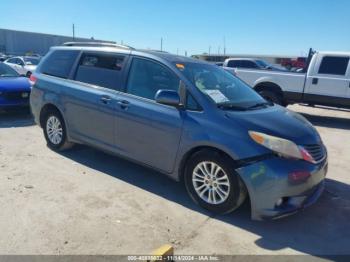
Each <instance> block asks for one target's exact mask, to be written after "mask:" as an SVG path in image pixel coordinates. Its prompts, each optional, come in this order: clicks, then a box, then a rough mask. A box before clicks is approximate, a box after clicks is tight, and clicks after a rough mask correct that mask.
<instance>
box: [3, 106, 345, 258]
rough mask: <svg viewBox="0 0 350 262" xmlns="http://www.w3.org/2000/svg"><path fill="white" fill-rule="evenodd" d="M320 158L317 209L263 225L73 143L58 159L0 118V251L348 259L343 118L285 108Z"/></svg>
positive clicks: (15, 118) (26, 121)
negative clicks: (306, 123) (205, 206)
mask: <svg viewBox="0 0 350 262" xmlns="http://www.w3.org/2000/svg"><path fill="white" fill-rule="evenodd" d="M290 108H291V109H293V110H295V111H298V112H302V113H303V114H304V116H305V117H307V118H308V119H309V120H310V121H311V122H312V123H313V124H314V125H315V126H316V127H317V129H318V130H319V132H320V133H321V136H322V138H323V140H324V142H325V144H326V146H327V148H328V151H329V173H328V179H327V189H326V191H325V193H324V194H323V195H322V197H321V199H320V200H319V202H318V203H317V204H315V205H314V206H312V207H310V208H309V209H307V210H305V211H303V212H301V213H298V214H296V215H294V216H291V217H288V218H284V219H281V220H278V221H271V222H256V221H251V220H250V219H249V216H250V213H249V206H248V205H247V204H245V205H244V206H243V207H241V208H240V209H239V210H237V211H236V212H235V213H233V214H230V215H225V216H210V215H208V213H206V212H205V211H203V210H202V209H200V208H198V207H197V206H196V205H194V204H193V203H192V202H191V200H190V198H189V197H188V196H187V194H186V192H185V190H184V189H183V187H182V185H181V184H178V183H175V182H173V181H172V180H170V179H168V178H166V177H165V176H163V175H161V174H158V173H156V172H154V171H152V170H149V169H146V168H143V167H140V166H137V165H135V164H132V163H130V162H127V161H125V160H121V159H119V158H117V157H113V156H109V155H107V154H105V153H102V152H99V151H96V150H94V149H91V148H88V147H85V146H77V147H75V148H74V149H73V150H70V151H69V152H66V153H62V154H58V153H55V152H53V151H51V150H49V149H48V148H47V147H46V144H45V142H44V138H43V135H42V132H41V129H40V128H39V127H37V126H35V125H34V123H33V122H32V119H31V118H30V117H27V116H23V115H0V207H1V211H0V232H1V233H0V254H148V253H150V252H151V250H153V249H154V248H156V247H158V246H160V245H162V244H165V243H170V244H172V245H173V246H174V247H175V253H176V254H299V253H306V254H316V255H322V254H323V255H324V254H346V253H347V254H349V253H350V223H349V219H350V112H349V111H345V110H344V111H343V110H333V109H332V110H329V109H320V108H310V107H303V106H299V105H295V106H291V107H290Z"/></svg>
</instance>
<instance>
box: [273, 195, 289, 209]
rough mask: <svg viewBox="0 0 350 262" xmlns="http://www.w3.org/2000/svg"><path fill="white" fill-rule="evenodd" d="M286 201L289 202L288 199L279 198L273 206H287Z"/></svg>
mask: <svg viewBox="0 0 350 262" xmlns="http://www.w3.org/2000/svg"><path fill="white" fill-rule="evenodd" d="M288 201H289V197H281V198H279V199H278V200H277V201H276V204H275V206H276V207H282V206H284V205H286V204H288Z"/></svg>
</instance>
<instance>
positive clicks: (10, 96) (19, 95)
mask: <svg viewBox="0 0 350 262" xmlns="http://www.w3.org/2000/svg"><path fill="white" fill-rule="evenodd" d="M24 94H26V96H24ZM2 97H4V98H5V99H7V100H21V99H23V100H25V99H28V98H29V92H6V93H3V94H2Z"/></svg>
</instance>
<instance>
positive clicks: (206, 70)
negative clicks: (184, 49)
mask: <svg viewBox="0 0 350 262" xmlns="http://www.w3.org/2000/svg"><path fill="white" fill-rule="evenodd" d="M176 67H177V68H178V69H179V70H180V71H181V72H182V73H183V74H184V75H185V77H186V78H187V79H189V81H191V82H192V83H193V84H194V85H195V86H196V87H197V88H198V89H199V90H200V91H202V92H203V93H204V94H205V95H207V96H208V97H210V98H211V100H212V101H214V102H215V103H216V104H217V105H218V106H223V108H228V109H249V108H253V107H256V106H257V105H265V104H267V101H266V100H265V99H263V98H262V97H261V96H260V95H259V94H258V93H256V92H255V91H254V90H253V89H252V88H251V87H250V86H248V85H247V84H245V83H244V82H243V81H241V80H240V79H238V78H237V77H235V76H234V75H232V74H231V73H229V72H227V71H226V70H224V69H222V68H220V67H218V66H215V65H210V64H201V63H184V64H183V63H176Z"/></svg>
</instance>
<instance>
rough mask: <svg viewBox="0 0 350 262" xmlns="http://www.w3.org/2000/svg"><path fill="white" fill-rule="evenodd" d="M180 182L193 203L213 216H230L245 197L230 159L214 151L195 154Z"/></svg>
mask: <svg viewBox="0 0 350 262" xmlns="http://www.w3.org/2000/svg"><path fill="white" fill-rule="evenodd" d="M209 177H210V178H209ZM184 180H185V186H186V189H187V192H188V194H189V195H190V197H191V198H192V199H193V200H194V202H196V203H197V204H198V205H200V206H201V207H203V208H205V209H207V210H209V211H211V212H213V213H218V214H226V213H230V212H232V211H234V210H235V209H237V208H238V207H239V206H240V205H241V204H242V203H243V202H244V200H245V198H246V196H247V190H246V188H245V186H244V184H243V182H242V181H241V179H240V177H239V175H238V174H237V173H236V171H235V169H234V166H233V161H232V159H230V158H229V157H226V156H223V155H221V154H219V153H218V152H215V151H211V150H201V151H199V152H197V153H195V154H194V155H193V156H192V157H191V158H190V159H189V160H188V162H187V165H186V169H185V174H184Z"/></svg>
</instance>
